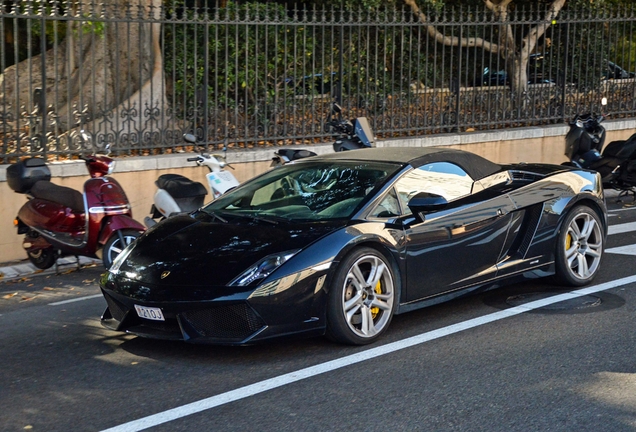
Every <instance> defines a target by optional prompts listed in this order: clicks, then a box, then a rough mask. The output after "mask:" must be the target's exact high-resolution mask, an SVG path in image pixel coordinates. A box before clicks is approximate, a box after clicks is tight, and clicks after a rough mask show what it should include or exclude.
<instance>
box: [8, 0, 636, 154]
mask: <svg viewBox="0 0 636 432" xmlns="http://www.w3.org/2000/svg"><path fill="white" fill-rule="evenodd" d="M141 3H144V4H146V3H148V4H146V5H145V6H134V5H132V4H134V2H129V1H123V0H104V1H102V2H100V3H96V2H95V1H94V0H90V1H89V0H80V1H42V0H27V1H24V0H22V1H14V2H11V1H5V2H4V3H3V6H0V7H1V9H0V69H1V70H2V71H3V73H2V76H1V81H0V142H1V146H2V147H1V149H0V163H8V162H11V161H14V160H15V159H16V158H18V157H21V156H25V155H44V156H47V157H51V158H62V157H68V156H69V155H72V154H77V153H80V152H85V151H90V150H91V149H92V147H96V148H98V149H103V148H104V147H106V146H108V147H109V148H110V150H111V151H113V152H115V153H116V154H157V153H170V152H175V151H182V150H184V149H185V146H184V143H183V140H182V139H181V137H182V134H183V133H185V132H195V133H196V134H197V135H198V136H199V138H200V140H201V142H202V144H203V145H204V146H206V147H208V148H210V149H219V148H230V149H243V148H253V147H263V146H280V145H291V144H302V145H311V144H312V143H316V142H325V141H328V140H329V137H330V134H329V131H328V130H326V129H325V120H326V117H327V114H328V111H329V107H330V104H331V102H332V101H334V100H337V101H339V102H340V103H341V105H342V106H343V108H344V112H345V113H346V115H347V116H349V117H355V116H366V117H368V118H369V120H370V122H371V124H372V126H373V128H374V131H375V133H376V135H378V136H379V137H385V138H386V137H398V136H424V135H428V134H437V133H444V132H458V131H472V130H489V129H497V128H507V127H517V126H527V125H541V124H550V123H559V122H564V121H567V119H568V118H571V117H573V116H574V115H575V114H576V113H581V112H586V111H592V110H597V111H598V110H600V109H601V108H600V105H599V104H600V100H601V98H602V97H606V98H607V99H608V101H609V106H608V107H606V108H604V111H606V112H607V111H609V112H611V113H612V114H613V116H623V117H633V116H634V114H635V113H636V97H635V96H636V78H634V74H633V71H635V70H636V43H635V42H632V40H633V39H634V36H635V31H636V26H635V22H636V14H635V13H634V8H633V7H632V8H631V9H620V10H616V11H610V10H607V9H602V10H601V9H589V8H587V9H576V10H572V9H570V10H562V11H561V12H560V13H559V15H558V17H557V19H556V20H555V21H553V22H552V23H551V24H552V25H551V26H550V27H549V28H548V29H547V31H545V33H544V34H543V35H542V36H541V37H540V38H539V40H538V41H537V44H536V47H535V49H534V51H533V54H532V55H530V58H529V61H528V66H527V69H526V72H527V79H528V84H527V86H523V87H524V88H523V89H522V90H521V91H513V90H512V87H511V85H510V81H511V80H510V76H509V72H508V71H509V70H510V67H509V66H510V64H508V63H507V62H506V60H504V59H505V56H504V55H502V54H501V53H500V54H493V53H491V52H489V51H487V50H485V49H484V48H483V46H480V45H473V46H469V47H457V46H447V45H444V44H442V43H440V42H437V41H436V40H435V38H434V36H433V35H432V33H431V32H430V31H428V29H427V27H426V26H425V25H423V23H422V22H421V21H418V17H417V16H416V15H415V14H414V13H413V12H412V11H411V10H410V9H408V8H397V9H377V10H375V9H374V10H368V9H365V10H359V11H358V10H338V9H333V8H329V9H318V8H316V7H313V8H311V9H303V10H300V9H296V8H293V9H289V8H286V7H284V6H281V5H278V4H274V3H244V2H242V3H240V4H238V3H233V2H227V3H225V4H224V5H223V7H220V6H219V5H213V6H211V5H210V3H211V2H207V3H205V6H203V7H199V8H195V7H192V6H191V7H186V6H185V4H186V3H187V4H189V2H184V1H178V0H166V1H163V2H161V1H160V0H147V1H143V2H141ZM153 3H154V4H153ZM425 12H426V16H427V20H428V21H427V22H426V23H427V24H430V25H432V26H434V28H435V29H436V30H437V31H439V32H441V34H444V35H446V36H454V37H458V38H466V37H473V38H480V39H481V40H490V41H494V42H495V43H496V42H498V41H499V40H500V39H501V38H502V37H501V36H502V34H503V32H504V29H505V31H508V32H510V34H513V35H515V38H516V39H517V40H521V38H522V37H523V36H524V35H526V34H527V33H528V32H530V31H532V29H533V28H535V26H537V25H540V24H542V23H544V22H545V21H544V20H545V17H546V11H545V10H539V9H527V10H524V9H516V10H514V11H513V12H512V13H511V15H510V16H509V17H508V21H506V22H505V23H501V22H499V21H497V19H496V18H495V16H494V15H493V13H492V12H491V11H488V10H486V9H484V8H477V9H456V10H455V9H454V10H446V9H442V10H428V11H425ZM520 48H521V47H520V46H517V47H514V49H516V50H517V51H518V50H519V49H520ZM80 131H85V133H86V134H88V135H89V136H90V137H91V139H90V143H89V142H88V141H89V140H86V139H85V138H84V137H85V136H86V135H85V134H81V133H80Z"/></svg>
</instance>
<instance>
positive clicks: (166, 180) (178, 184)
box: [155, 174, 208, 198]
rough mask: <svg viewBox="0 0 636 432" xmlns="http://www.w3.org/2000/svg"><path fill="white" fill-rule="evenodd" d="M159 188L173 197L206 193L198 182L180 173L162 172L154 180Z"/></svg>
mask: <svg viewBox="0 0 636 432" xmlns="http://www.w3.org/2000/svg"><path fill="white" fill-rule="evenodd" d="M155 184H156V185H157V187H158V188H159V189H163V190H165V191H166V192H168V193H169V194H170V196H171V197H173V198H192V197H199V196H201V197H203V196H206V195H207V194H208V191H207V190H206V189H205V186H203V185H202V184H201V183H199V182H195V181H192V180H190V179H189V178H187V177H184V176H182V175H180V174H163V175H160V176H159V178H158V179H157V181H156V182H155Z"/></svg>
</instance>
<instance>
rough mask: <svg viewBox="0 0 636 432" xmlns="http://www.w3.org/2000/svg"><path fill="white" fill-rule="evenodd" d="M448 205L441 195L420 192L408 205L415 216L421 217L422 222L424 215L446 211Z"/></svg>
mask: <svg viewBox="0 0 636 432" xmlns="http://www.w3.org/2000/svg"><path fill="white" fill-rule="evenodd" d="M447 205H448V201H446V198H444V197H443V196H441V195H436V194H433V193H429V192H420V193H418V194H417V195H415V196H414V197H413V198H411V199H410V200H409V202H408V204H407V206H408V207H409V209H411V212H413V214H414V215H417V216H419V217H420V218H421V219H422V220H423V219H424V217H423V216H422V215H423V214H426V213H432V212H436V211H439V210H442V209H444V208H445V207H446V206H447Z"/></svg>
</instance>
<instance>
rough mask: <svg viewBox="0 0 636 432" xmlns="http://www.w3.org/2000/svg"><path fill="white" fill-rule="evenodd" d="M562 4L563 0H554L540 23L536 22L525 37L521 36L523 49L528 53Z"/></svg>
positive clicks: (550, 23) (563, 3)
mask: <svg viewBox="0 0 636 432" xmlns="http://www.w3.org/2000/svg"><path fill="white" fill-rule="evenodd" d="M564 5H565V0H554V2H553V3H552V5H551V6H550V11H549V12H548V13H546V15H545V17H544V18H543V22H542V23H540V24H537V25H536V26H534V27H533V28H532V29H530V31H529V32H528V34H527V35H526V37H524V38H523V41H522V50H523V51H526V52H527V54H528V55H529V53H530V52H531V51H532V50H533V49H534V47H535V46H536V44H537V41H538V40H539V38H540V37H541V36H543V34H544V33H545V31H546V30H547V29H548V28H549V27H550V25H552V20H553V19H555V18H556V17H557V15H558V14H559V12H560V11H561V9H562V8H563V6H564Z"/></svg>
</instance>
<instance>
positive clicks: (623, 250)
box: [605, 244, 636, 255]
mask: <svg viewBox="0 0 636 432" xmlns="http://www.w3.org/2000/svg"><path fill="white" fill-rule="evenodd" d="M605 252H607V253H614V254H621V255H636V245H634V244H632V245H627V246H620V247H615V248H609V249H605Z"/></svg>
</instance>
